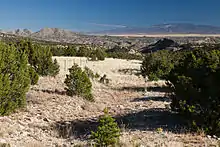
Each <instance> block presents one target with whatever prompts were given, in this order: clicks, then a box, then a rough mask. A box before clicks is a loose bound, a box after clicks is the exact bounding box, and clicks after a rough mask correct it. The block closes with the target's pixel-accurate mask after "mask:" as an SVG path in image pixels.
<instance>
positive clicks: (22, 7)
mask: <svg viewBox="0 0 220 147" xmlns="http://www.w3.org/2000/svg"><path fill="white" fill-rule="evenodd" d="M0 22H1V23H0V29H6V30H12V29H16V28H27V29H31V30H33V31H37V30H39V29H41V28H45V27H51V28H52V27H53V28H63V29H69V30H72V31H79V32H94V31H100V30H109V29H114V28H123V27H126V26H128V27H147V26H150V25H156V24H162V23H193V24H207V25H215V26H220V0H0Z"/></svg>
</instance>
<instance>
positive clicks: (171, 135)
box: [0, 59, 217, 147]
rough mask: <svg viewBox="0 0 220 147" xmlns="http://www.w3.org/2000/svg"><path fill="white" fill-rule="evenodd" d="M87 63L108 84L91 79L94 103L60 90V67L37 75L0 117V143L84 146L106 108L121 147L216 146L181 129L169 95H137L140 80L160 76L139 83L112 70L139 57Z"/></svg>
mask: <svg viewBox="0 0 220 147" xmlns="http://www.w3.org/2000/svg"><path fill="white" fill-rule="evenodd" d="M87 66H88V67H89V68H91V69H92V70H94V71H96V72H98V73H99V74H101V75H103V74H106V75H107V77H108V78H110V84H109V85H103V84H100V83H99V82H96V81H93V94H94V97H95V99H96V102H94V103H92V102H88V101H85V100H83V99H82V98H80V97H69V96H66V95H63V91H64V84H63V80H64V77H65V73H64V72H63V73H62V74H61V75H59V76H57V77H56V78H52V77H44V78H40V80H39V82H38V85H36V86H33V87H32V88H31V90H29V92H28V93H27V108H26V109H25V110H20V111H18V112H17V113H14V114H12V115H10V116H5V117H0V126H1V127H0V142H7V143H10V144H11V146H12V147H14V146H16V147H46V146H48V147H53V146H57V147H58V146H59V147H65V146H67V147H69V146H74V145H82V146H85V144H86V143H87V137H88V135H89V132H90V130H91V129H92V128H94V126H96V119H97V118H98V117H99V116H100V115H102V114H103V112H102V111H103V109H104V108H105V107H107V108H108V109H109V111H110V114H112V116H115V117H116V119H117V122H118V124H119V125H120V127H121V128H122V136H121V137H120V142H121V145H122V146H124V147H133V146H134V147H135V146H142V147H143V146H150V147H156V146H157V147H165V146H166V147H185V146H190V147H191V146H196V147H197V146H201V147H203V146H204V147H205V146H211V145H213V146H217V140H216V139H213V138H207V137H205V136H204V135H202V134H200V135H197V134H192V133H187V131H186V130H185V129H184V127H183V123H182V122H181V121H180V120H179V119H177V116H176V115H175V114H173V113H171V112H170V111H169V109H167V108H166V105H167V104H169V103H170V100H169V99H168V98H165V97H164V95H165V93H164V92H160V91H159V90H160V89H157V90H155V89H154V91H151V92H147V93H145V94H144V95H143V88H144V87H145V86H146V85H147V86H148V87H151V86H158V85H160V86H161V85H163V84H164V82H163V81H160V82H157V83H152V82H148V83H147V84H145V83H144V79H142V77H138V76H135V75H134V74H133V75H131V74H130V73H127V74H124V73H122V72H118V70H119V69H128V68H132V69H133V68H134V69H139V67H140V64H139V62H137V61H126V60H113V59H107V60H106V61H100V62H88V64H87ZM158 128H162V131H157V130H158Z"/></svg>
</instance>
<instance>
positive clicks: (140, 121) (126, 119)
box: [55, 108, 187, 140]
mask: <svg viewBox="0 0 220 147" xmlns="http://www.w3.org/2000/svg"><path fill="white" fill-rule="evenodd" d="M114 118H115V119H116V122H117V123H118V125H119V127H120V128H123V129H125V130H130V131H134V130H140V131H156V130H157V129H158V128H162V129H163V131H169V132H173V133H185V132H186V130H187V127H186V126H187V123H186V122H184V121H183V120H182V119H181V117H180V116H178V114H176V113H173V112H171V111H170V110H168V109H162V108H155V109H147V110H143V111H139V112H135V113H132V112H131V113H128V114H123V115H117V116H114ZM97 126H98V118H89V119H84V120H73V121H66V122H64V121H60V122H56V123H55V128H56V130H57V132H58V134H59V136H60V137H62V138H72V137H73V138H76V139H80V140H86V139H88V136H89V135H90V132H91V131H95V130H96V128H97Z"/></svg>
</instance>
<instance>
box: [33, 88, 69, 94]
mask: <svg viewBox="0 0 220 147" xmlns="http://www.w3.org/2000/svg"><path fill="white" fill-rule="evenodd" d="M32 90H34V91H41V92H44V93H48V94H58V95H66V91H65V90H58V89H55V90H50V89H33V88H32Z"/></svg>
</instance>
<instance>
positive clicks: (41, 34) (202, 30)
mask: <svg viewBox="0 0 220 147" xmlns="http://www.w3.org/2000/svg"><path fill="white" fill-rule="evenodd" d="M0 32H1V33H6V34H13V35H19V36H25V37H34V38H38V39H64V40H65V39H75V38H76V37H77V36H80V35H83V34H82V33H77V32H72V31H70V30H65V29H59V28H43V29H41V30H39V31H37V32H32V31H31V30H28V29H16V30H13V31H5V30H0ZM85 34H87V35H132V34H134V35H137V34H146V35H154V34H220V27H218V26H211V25H195V24H189V23H170V24H159V25H153V26H150V27H124V28H115V29H112V30H104V31H99V32H92V33H84V35H85Z"/></svg>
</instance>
